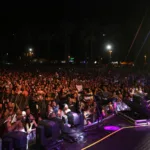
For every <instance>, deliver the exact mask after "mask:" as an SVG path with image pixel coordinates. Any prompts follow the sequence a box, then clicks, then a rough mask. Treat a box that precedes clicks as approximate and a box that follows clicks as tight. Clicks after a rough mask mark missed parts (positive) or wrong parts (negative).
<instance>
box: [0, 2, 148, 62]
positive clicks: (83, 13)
mask: <svg viewBox="0 0 150 150" xmlns="http://www.w3.org/2000/svg"><path fill="white" fill-rule="evenodd" d="M146 5H147V4H146V3H139V2H136V3H133V2H131V1H129V2H128V1H127V2H125V3H124V2H122V1H120V2H117V1H116V2H115V1H113V2H112V1H99V0H97V1H83V0H82V2H81V0H80V1H78V0H74V1H73V0H71V1H50V2H49V4H48V3H47V4H46V3H43V2H41V3H37V2H36V3H28V4H26V3H22V5H20V4H14V3H13V4H9V5H2V6H1V9H0V18H1V23H0V33H1V34H0V43H1V50H0V51H1V55H5V53H8V54H9V59H10V60H13V59H16V56H21V55H22V54H23V53H24V52H25V51H27V50H28V49H29V48H30V47H31V48H33V50H34V53H35V55H36V57H40V58H47V59H50V60H52V59H53V60H54V59H59V60H63V59H65V58H66V56H68V55H71V56H73V57H75V59H82V60H83V59H84V58H85V56H87V57H89V58H91V57H92V59H96V58H98V57H103V58H107V57H108V53H107V52H106V49H105V45H106V44H112V45H113V60H124V59H125V56H126V55H127V51H128V49H129V47H130V45H131V42H132V40H133V38H134V36H135V33H136V31H137V29H138V27H139V25H140V22H141V20H142V17H143V16H144V14H145V11H146ZM147 10H149V8H147ZM148 16H149V11H148V12H147V16H146V17H145V20H144V23H143V26H142V27H141V30H140V32H139V35H138V37H137V40H136V41H135V44H134V45H133V48H132V49H131V53H130V54H129V58H128V59H129V60H132V59H133V58H134V57H135V51H137V50H139V49H140V46H141V45H142V42H143V41H144V38H145V36H146V35H147V33H148V31H149V26H150V21H149V17H148ZM103 34H105V36H103ZM149 42H150V40H149ZM148 46H150V45H149V44H148V42H146V44H145V46H144V48H143V51H144V53H147V49H148ZM91 49H92V50H91Z"/></svg>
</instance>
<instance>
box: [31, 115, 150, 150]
mask: <svg viewBox="0 0 150 150" xmlns="http://www.w3.org/2000/svg"><path fill="white" fill-rule="evenodd" d="M106 126H107V127H108V126H114V127H115V126H117V127H119V129H118V130H116V131H110V130H106V129H104V128H105V127H106ZM86 133H87V136H86V137H85V139H84V140H83V141H80V142H78V143H67V142H64V145H63V150H110V149H111V150H150V140H149V139H150V127H148V126H147V127H146V126H144V127H134V126H133V124H131V123H130V122H128V121H127V120H124V119H123V118H122V117H120V116H117V115H115V116H113V117H112V118H110V119H108V120H105V121H104V122H103V123H100V124H99V127H98V126H97V125H94V126H92V127H89V128H88V129H87V131H86ZM31 149H32V150H35V149H34V148H31Z"/></svg>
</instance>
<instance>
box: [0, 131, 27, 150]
mask: <svg viewBox="0 0 150 150" xmlns="http://www.w3.org/2000/svg"><path fill="white" fill-rule="evenodd" d="M5 138H9V139H12V141H13V148H14V149H15V150H25V149H26V145H27V134H26V133H24V132H20V131H15V132H10V133H8V134H6V135H5V136H4V137H3V139H2V140H5Z"/></svg>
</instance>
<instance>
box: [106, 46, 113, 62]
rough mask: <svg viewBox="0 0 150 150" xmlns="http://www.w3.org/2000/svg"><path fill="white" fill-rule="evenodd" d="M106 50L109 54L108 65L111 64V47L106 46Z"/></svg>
mask: <svg viewBox="0 0 150 150" xmlns="http://www.w3.org/2000/svg"><path fill="white" fill-rule="evenodd" d="M106 49H107V50H108V52H109V59H110V63H111V57H112V46H111V45H107V46H106Z"/></svg>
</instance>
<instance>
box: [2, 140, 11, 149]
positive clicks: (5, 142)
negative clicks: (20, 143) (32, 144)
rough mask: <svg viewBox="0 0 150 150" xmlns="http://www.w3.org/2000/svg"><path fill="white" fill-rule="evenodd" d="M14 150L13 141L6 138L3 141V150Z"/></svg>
mask: <svg viewBox="0 0 150 150" xmlns="http://www.w3.org/2000/svg"><path fill="white" fill-rule="evenodd" d="M12 149H13V139H11V138H4V139H3V140H2V150H12Z"/></svg>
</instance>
